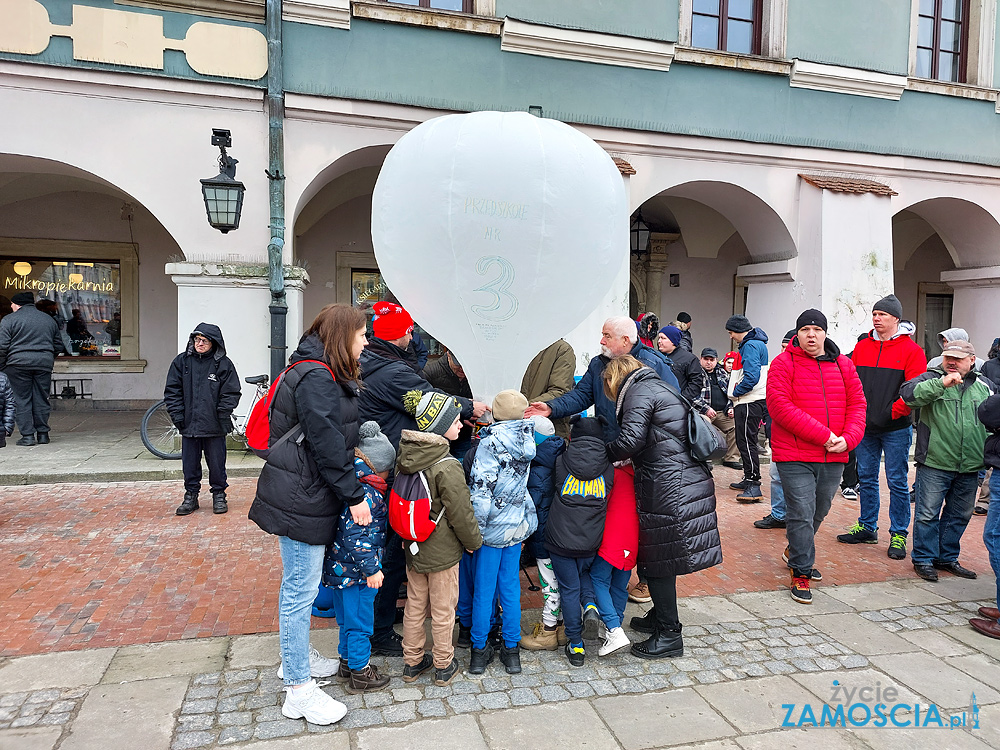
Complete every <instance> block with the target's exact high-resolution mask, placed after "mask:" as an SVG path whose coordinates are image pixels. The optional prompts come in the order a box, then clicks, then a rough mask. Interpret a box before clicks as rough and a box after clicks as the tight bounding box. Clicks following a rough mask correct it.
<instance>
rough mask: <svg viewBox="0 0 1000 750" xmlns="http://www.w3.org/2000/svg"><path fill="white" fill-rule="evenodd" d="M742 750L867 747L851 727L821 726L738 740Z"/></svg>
mask: <svg viewBox="0 0 1000 750" xmlns="http://www.w3.org/2000/svg"><path fill="white" fill-rule="evenodd" d="M736 742H737V746H738V747H740V748H742V750H774V748H781V750H816V748H822V749H823V750H859V749H860V748H866V747H867V746H866V745H864V744H863V743H862V742H861V741H860V740H859V739H858V736H857V735H856V734H855V733H854V732H853V731H852V730H849V729H830V728H829V727H823V728H822V729H820V728H819V727H816V728H811V729H784V730H782V731H778V732H765V733H763V734H754V735H750V736H748V737H740V738H739V739H737V740H736Z"/></svg>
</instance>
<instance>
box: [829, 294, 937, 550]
mask: <svg viewBox="0 0 1000 750" xmlns="http://www.w3.org/2000/svg"><path fill="white" fill-rule="evenodd" d="M902 317H903V306H902V305H901V304H900V302H899V300H898V299H896V296H895V295H893V294H890V295H889V296H888V297H884V298H882V299H880V300H879V301H878V302H876V303H875V305H874V307H873V308H872V330H871V331H870V332H869V333H867V334H865V335H864V336H862V337H861V338H860V339H859V340H858V345H857V346H856V347H854V353H853V354H852V355H851V359H852V361H853V362H854V366H855V367H856V368H857V370H858V376H859V377H860V378H861V385H862V387H863V388H864V392H865V399H866V401H867V402H868V412H867V415H866V419H865V437H864V439H863V440H862V441H861V444H860V445H859V446H858V447H857V450H856V454H857V459H858V478H859V479H860V481H861V498H860V499H861V515H860V516H859V517H858V522H857V523H856V524H854V526H853V527H851V529H850V530H849V531H848V532H847V533H846V534H840V535H839V536H838V537H837V541H838V542H844V543H846V544H877V543H878V533H877V532H878V513H879V505H880V497H879V464H880V463H881V460H882V455H883V454H884V455H885V476H886V481H887V483H888V485H889V549H888V555H889V557H890V558H891V559H893V560H902V559H904V558H905V557H906V536H907V531H908V529H909V526H910V492H909V487H908V485H907V471H908V464H907V458H908V456H909V454H910V443H911V441H912V440H913V427H912V426H911V423H910V407H908V406H907V405H906V404H904V403H903V400H902V399H901V398H900V397H899V389H900V386H902V385H903V383H905V382H906V381H907V380H910V379H911V378H915V377H917V376H918V375H921V374H923V373H924V372H925V371H926V370H927V358H926V357H925V356H924V350H923V349H921V348H920V347H919V346H917V345H916V343H914V341H913V339H911V338H910V334H911V333H912V332H913V324H912V323H910V322H909V321H902V320H901V319H902Z"/></svg>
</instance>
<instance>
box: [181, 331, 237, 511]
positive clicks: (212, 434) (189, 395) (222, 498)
mask: <svg viewBox="0 0 1000 750" xmlns="http://www.w3.org/2000/svg"><path fill="white" fill-rule="evenodd" d="M163 398H164V400H165V401H166V402H167V413H168V414H170V419H171V420H172V421H173V423H174V425H176V427H177V429H178V430H180V433H181V463H182V464H183V468H184V501H183V502H182V503H181V504H180V505H179V506H178V508H177V510H176V511H175V512H176V513H177V515H178V516H186V515H188V514H189V513H193V512H194V511H196V510H197V509H198V492H199V491H200V490H201V456H202V454H204V455H205V463H207V464H208V483H209V487H210V489H211V490H212V512H213V513H225V512H226V511H227V510H229V507H228V505H227V504H226V487H228V486H229V482H228V481H227V478H226V435H227V434H229V433H230V432H231V431H232V429H233V410H234V409H235V408H236V406H237V404H239V402H240V376H239V375H237V374H236V367H235V366H234V365H233V362H232V360H230V359H229V357H227V356H226V343H225V341H223V339H222V331H221V330H219V327H218V326H216V325H212V324H211V323H199V324H198V327H197V328H195V329H194V331H192V333H191V335H190V336H189V337H188V345H187V348H186V349H185V350H184V351H183V352H181V353H180V354H178V355H177V356H176V357H174V361H173V362H171V363H170V369H169V370H168V371H167V384H166V387H165V388H164V389H163Z"/></svg>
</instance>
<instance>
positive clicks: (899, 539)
mask: <svg viewBox="0 0 1000 750" xmlns="http://www.w3.org/2000/svg"><path fill="white" fill-rule="evenodd" d="M886 554H887V555H889V559H890V560H905V559H906V534H890V535H889V549H888V550H887V551H886Z"/></svg>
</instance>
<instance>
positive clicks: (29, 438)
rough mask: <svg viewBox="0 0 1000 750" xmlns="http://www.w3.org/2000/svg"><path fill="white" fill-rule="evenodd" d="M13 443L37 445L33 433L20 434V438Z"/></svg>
mask: <svg viewBox="0 0 1000 750" xmlns="http://www.w3.org/2000/svg"><path fill="white" fill-rule="evenodd" d="M14 445H24V446H28V445H38V443H36V442H35V433H31V434H30V435H21V439H20V440H18V441H17V442H16V443H14Z"/></svg>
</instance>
